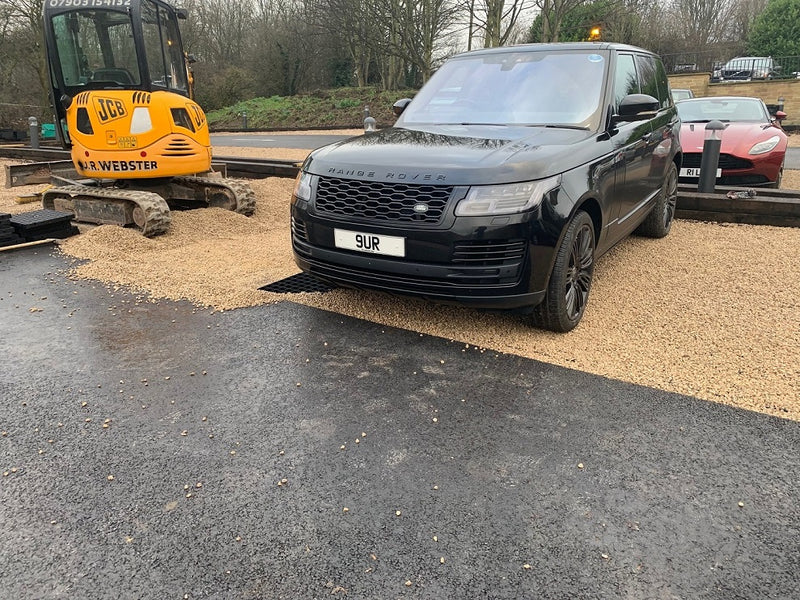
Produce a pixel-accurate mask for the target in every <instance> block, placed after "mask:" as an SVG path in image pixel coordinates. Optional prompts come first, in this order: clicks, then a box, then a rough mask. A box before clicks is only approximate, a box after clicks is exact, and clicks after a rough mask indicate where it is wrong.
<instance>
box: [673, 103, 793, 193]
mask: <svg viewBox="0 0 800 600" xmlns="http://www.w3.org/2000/svg"><path fill="white" fill-rule="evenodd" d="M676 107H677V109H678V114H679V115H680V118H681V121H682V125H681V145H682V147H683V165H682V167H681V171H680V181H681V182H688V183H697V181H698V178H699V176H700V161H701V157H702V151H703V143H704V141H705V125H706V123H708V122H709V121H712V120H718V121H722V122H723V123H724V124H725V130H724V131H723V132H722V147H721V149H720V156H719V168H718V169H717V183H718V184H719V185H739V186H767V187H780V183H781V177H782V175H783V163H784V159H785V157H786V146H787V144H788V138H787V136H786V133H784V131H783V129H782V128H781V127H780V121H781V120H782V119H784V118H786V113H784V112H782V111H778V112H777V113H776V114H775V116H774V117H772V116H770V114H769V112H768V111H767V107H766V105H765V104H764V102H763V101H762V100H761V99H760V98H740V97H733V96H723V97H718V98H694V99H690V100H682V101H681V102H679V103H677V104H676Z"/></svg>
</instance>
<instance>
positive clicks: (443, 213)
mask: <svg viewBox="0 0 800 600" xmlns="http://www.w3.org/2000/svg"><path fill="white" fill-rule="evenodd" d="M543 81H546V82H547V85H542V82H543ZM394 110H395V114H397V115H398V116H399V119H398V120H397V122H396V123H395V126H394V127H392V128H389V129H382V130H380V131H377V132H373V133H366V134H365V135H363V136H360V137H354V138H350V139H349V140H345V141H342V142H338V143H336V144H333V145H330V146H325V147H323V148H320V149H317V150H315V151H314V152H312V153H311V154H310V155H309V157H308V158H307V159H306V161H305V163H304V164H303V167H302V169H301V172H300V174H299V175H298V177H297V182H296V185H295V190H294V193H293V196H292V201H291V238H292V249H293V252H294V259H295V262H296V263H297V265H298V266H299V267H300V268H301V269H302V270H303V271H305V272H307V273H310V274H312V275H314V276H316V277H318V278H320V279H322V280H326V281H329V282H332V283H335V284H340V285H344V286H348V287H357V288H368V289H374V290H381V291H384V292H390V293H399V294H408V295H414V296H420V297H423V298H427V299H431V300H437V301H440V302H449V303H460V304H466V305H470V306H474V307H480V308H489V309H514V310H520V311H522V312H528V313H532V317H533V324H534V325H536V326H538V327H543V328H546V329H550V330H553V331H559V332H566V331H569V330H571V329H572V328H574V327H575V326H576V325H577V324H578V322H579V321H580V320H581V317H582V316H583V313H584V310H585V308H586V304H587V301H588V298H589V290H590V287H591V284H592V275H593V272H594V266H595V261H596V260H597V257H598V256H600V255H601V254H603V253H604V252H606V251H607V250H609V249H610V248H612V247H613V246H614V245H615V244H616V243H618V242H619V241H620V240H622V239H623V238H625V237H626V236H627V235H628V234H630V233H632V232H633V231H634V230H636V231H638V232H639V233H641V234H643V235H646V236H650V237H663V236H665V235H667V233H668V232H669V230H670V227H671V225H672V219H673V216H674V214H675V205H676V199H677V178H678V170H677V169H678V167H679V166H680V161H681V157H680V152H681V149H680V140H679V137H678V136H679V133H680V125H679V120H678V115H677V112H676V110H675V105H674V104H673V102H672V98H671V97H670V94H669V84H668V81H667V74H666V71H665V69H664V65H663V64H662V62H661V60H660V59H659V58H658V56H656V55H654V54H652V53H650V52H648V51H646V50H642V49H640V48H635V47H633V46H625V45H619V44H609V43H570V44H531V45H524V46H511V47H507V48H493V49H486V50H479V51H474V52H469V53H465V54H461V55H458V56H455V57H453V58H451V59H450V60H448V61H447V62H446V63H445V64H443V65H442V66H441V67H440V68H439V69H438V70H437V71H436V73H435V74H434V75H433V77H431V79H430V80H428V82H427V83H426V84H425V85H424V86H423V88H422V89H421V90H420V91H419V92H418V93H417V95H416V96H415V97H414V99H413V100H409V99H403V100H399V101H398V102H397V103H395V106H394Z"/></svg>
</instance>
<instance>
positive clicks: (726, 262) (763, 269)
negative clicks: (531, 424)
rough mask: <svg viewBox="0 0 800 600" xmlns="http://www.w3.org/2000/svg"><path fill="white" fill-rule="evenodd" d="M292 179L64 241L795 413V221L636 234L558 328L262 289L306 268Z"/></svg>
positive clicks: (111, 276) (409, 303)
mask: <svg viewBox="0 0 800 600" xmlns="http://www.w3.org/2000/svg"><path fill="white" fill-rule="evenodd" d="M228 150H231V152H230V154H233V152H232V150H234V149H225V150H223V149H221V148H217V149H215V152H216V153H217V154H218V155H224V154H226V153H227V151H228ZM235 150H236V152H237V153H239V154H248V155H253V154H251V152H255V151H249V150H243V149H241V148H236V149H235ZM260 152H261V153H263V152H264V151H263V150H262V151H260ZM277 154H278V153H277V152H273V151H272V150H269V156H270V157H274V158H278V155H277ZM256 155H257V154H256ZM286 156H288V155H286ZM786 182H787V184H788V183H790V182H792V183H791V184H792V185H793V186H795V187H797V188H800V173H798V172H787V176H786ZM292 184H293V182H292V181H291V180H287V179H279V178H273V179H267V180H262V181H253V182H252V185H253V188H254V189H255V191H256V194H257V197H258V205H257V210H256V214H255V215H254V216H253V217H250V218H247V217H243V216H241V215H237V214H234V213H230V212H226V211H222V210H219V209H205V210H199V211H188V212H176V213H173V219H174V220H173V225H172V227H171V229H170V231H169V232H168V233H167V234H165V235H163V236H160V237H158V238H155V239H146V238H143V237H141V236H140V235H138V234H136V233H134V232H132V231H130V230H125V229H120V228H117V227H110V226H104V227H97V228H94V229H91V230H90V231H88V232H86V233H84V234H82V235H80V236H76V237H74V238H70V239H69V240H67V241H66V242H65V243H64V244H63V245H62V246H61V248H62V250H63V252H64V253H65V254H66V255H68V256H73V257H77V258H82V259H87V260H88V262H87V263H85V264H82V265H78V266H76V267H74V270H73V271H72V274H71V276H73V277H77V278H90V279H98V280H100V281H104V282H107V283H108V284H110V285H112V286H118V285H120V286H126V287H129V288H130V289H132V290H133V291H134V293H137V294H140V295H142V296H144V297H148V298H150V299H152V300H153V301H157V299H159V298H170V299H188V300H190V301H192V302H194V303H196V304H197V305H200V306H207V307H213V308H214V309H218V310H228V309H235V308H240V307H245V306H255V305H259V304H265V303H271V302H278V301H286V300H290V301H295V302H298V303H302V304H307V305H311V306H316V307H319V308H322V309H325V310H331V311H336V312H339V313H342V314H347V315H352V316H355V317H360V318H363V319H368V320H370V321H374V322H378V323H383V324H386V325H392V326H396V327H401V328H404V329H410V330H413V331H418V332H420V333H426V334H430V335H437V336H442V337H444V338H448V339H453V340H458V341H460V342H463V343H464V344H465V350H466V349H467V346H468V345H469V346H470V347H471V346H477V347H480V348H485V349H487V350H486V351H497V352H505V353H511V354H516V355H519V356H524V357H529V358H534V359H538V360H542V361H545V362H548V363H553V364H557V365H562V366H567V367H571V368H575V369H580V370H582V371H586V372H590V373H595V374H599V375H604V376H608V377H612V378H615V379H620V380H623V381H629V382H634V383H640V384H644V385H648V386H653V387H656V388H660V389H664V390H669V391H674V392H680V393H685V394H690V395H692V396H695V397H698V398H702V399H706V400H711V401H716V402H723V403H726V404H730V405H733V406H737V407H741V408H746V409H752V410H756V411H760V412H764V413H769V414H773V415H778V416H781V417H784V418H790V419H795V420H800V267H798V265H799V264H800V262H798V259H797V257H798V254H800V229H792V228H774V227H756V226H748V225H725V224H713V223H698V222H691V221H681V220H679V221H677V222H676V223H675V226H674V228H673V231H672V233H671V234H670V235H669V236H668V237H667V238H665V239H663V240H650V239H644V238H637V237H632V238H630V239H628V240H626V241H625V242H623V243H621V244H620V245H619V246H617V247H616V248H615V249H614V250H612V251H611V252H610V253H609V254H608V255H606V256H605V257H603V258H602V259H600V261H599V262H598V264H597V269H596V272H595V273H596V279H595V283H594V287H593V289H592V296H591V299H590V303H589V307H588V310H587V312H586V315H585V317H584V320H583V322H582V323H581V325H580V326H579V327H578V328H577V329H576V330H574V331H573V332H571V333H569V334H567V335H557V334H552V333H547V332H543V331H539V330H536V329H533V328H532V327H530V325H529V323H528V321H527V320H526V319H525V318H524V317H520V316H513V315H497V314H489V313H483V312H478V311H474V310H470V309H466V308H459V307H446V306H439V305H434V304H430V303H427V302H423V301H419V300H414V299H406V298H395V297H390V296H387V295H384V294H380V293H368V292H360V291H353V290H335V291H333V292H329V293H327V294H300V295H291V296H282V295H278V294H267V293H264V292H260V291H258V289H257V288H258V287H260V286H262V285H265V284H267V283H270V282H272V281H276V280H278V279H282V278H284V277H286V276H288V275H291V274H293V273H296V272H297V268H296V267H295V266H294V263H293V262H292V259H291V249H290V245H289V226H288V205H289V197H290V193H291V188H292ZM38 187H40V186H34V187H32V188H31V189H30V190H27V191H33V190H36V189H38ZM19 190H20V189H19V188H17V189H16V190H1V191H0V212H20V211H21V210H30V209H32V208H38V206H35V205H34V206H31V205H16V204H14V203H13V196H15V195H16V193H17V192H18V191H19ZM23 191H26V190H23ZM0 260H2V255H0Z"/></svg>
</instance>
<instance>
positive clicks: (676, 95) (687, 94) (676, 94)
mask: <svg viewBox="0 0 800 600" xmlns="http://www.w3.org/2000/svg"><path fill="white" fill-rule="evenodd" d="M688 98H694V92H693V91H692V90H684V89H680V88H678V89H674V88H673V90H672V101H673V102H678V101H680V100H686V99H688Z"/></svg>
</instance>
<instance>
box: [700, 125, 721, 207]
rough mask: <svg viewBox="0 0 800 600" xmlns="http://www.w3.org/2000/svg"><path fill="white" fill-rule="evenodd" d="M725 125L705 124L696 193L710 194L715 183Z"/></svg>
mask: <svg viewBox="0 0 800 600" xmlns="http://www.w3.org/2000/svg"><path fill="white" fill-rule="evenodd" d="M724 130H725V125H724V124H723V123H722V122H721V121H709V122H708V124H706V138H705V141H703V154H702V157H701V159H700V181H698V183H697V191H698V192H705V193H711V192H713V191H714V186H715V185H716V183H717V167H718V166H719V149H720V148H721V147H722V132H723V131H724Z"/></svg>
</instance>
